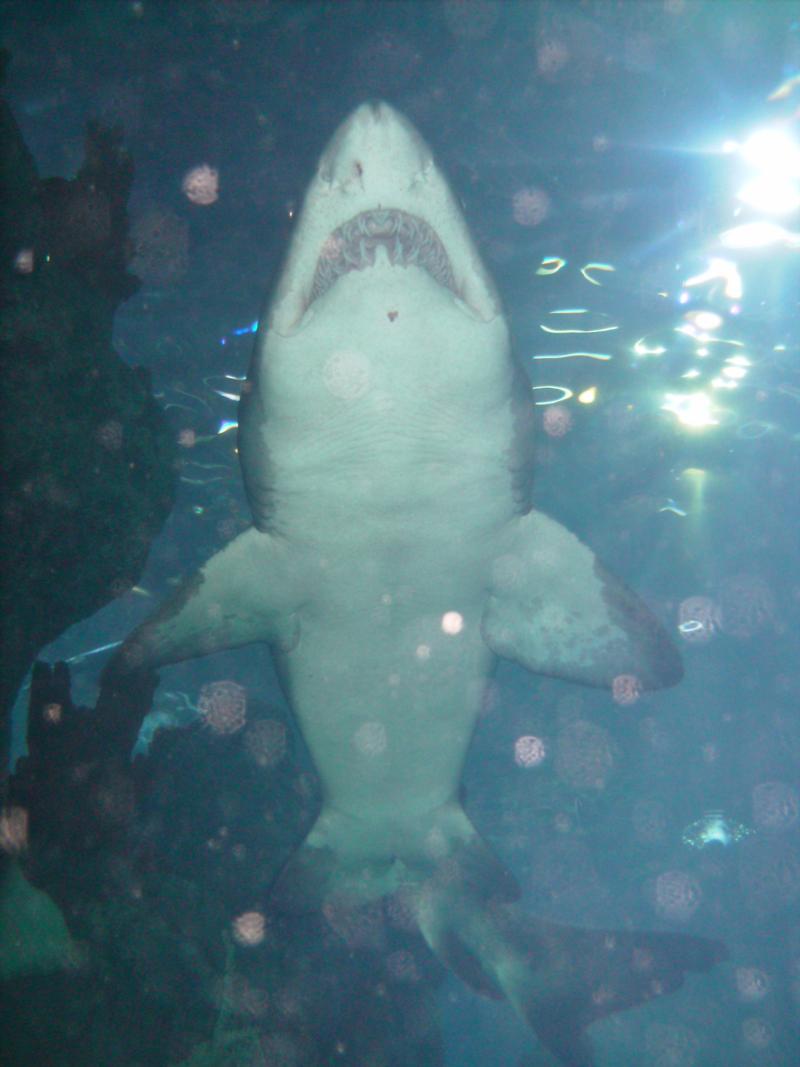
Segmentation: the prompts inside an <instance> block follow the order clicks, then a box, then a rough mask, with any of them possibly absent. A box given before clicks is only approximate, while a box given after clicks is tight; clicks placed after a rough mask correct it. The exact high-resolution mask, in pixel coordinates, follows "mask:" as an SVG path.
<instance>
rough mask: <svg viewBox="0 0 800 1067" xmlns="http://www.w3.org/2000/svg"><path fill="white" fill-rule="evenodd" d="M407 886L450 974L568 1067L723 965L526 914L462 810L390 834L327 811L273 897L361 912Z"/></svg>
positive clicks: (714, 950)
mask: <svg viewBox="0 0 800 1067" xmlns="http://www.w3.org/2000/svg"><path fill="white" fill-rule="evenodd" d="M400 886H402V887H403V889H404V890H406V891H408V890H411V891H413V892H414V893H415V895H416V904H417V906H416V912H417V921H418V924H419V927H420V930H421V931H422V934H423V936H424V937H425V940H426V941H427V942H428V944H429V945H430V947H431V949H432V950H433V951H434V953H435V954H436V955H437V956H438V957H439V959H440V960H441V961H442V963H444V964H445V966H447V967H449V968H450V969H451V970H452V971H454V972H455V973H456V974H457V975H459V977H460V978H462V979H463V980H464V981H465V982H466V983H467V984H468V985H470V986H471V987H472V988H473V989H475V990H476V991H477V992H479V993H482V994H484V995H485V996H490V997H495V998H499V999H502V998H505V999H507V1000H508V1001H509V1002H510V1003H511V1005H512V1006H513V1007H514V1009H515V1010H516V1011H517V1013H518V1014H519V1015H520V1016H521V1017H522V1019H524V1020H525V1022H526V1023H527V1024H528V1025H529V1026H530V1027H531V1028H532V1029H533V1030H534V1031H535V1032H536V1034H537V1035H538V1037H539V1039H540V1040H541V1042H542V1043H543V1044H544V1045H545V1046H546V1047H547V1048H548V1049H549V1050H550V1051H551V1052H552V1053H553V1054H554V1055H555V1056H557V1057H558V1059H559V1060H560V1061H561V1062H562V1063H563V1064H564V1065H565V1067H591V1065H592V1063H593V1062H594V1061H593V1058H592V1051H591V1044H590V1042H589V1038H588V1036H587V1034H586V1029H587V1027H589V1026H590V1025H591V1024H592V1023H593V1022H595V1021H596V1020H597V1019H601V1018H603V1016H605V1015H610V1014H612V1013H613V1012H617V1011H624V1010H625V1009H626V1008H632V1007H635V1006H636V1005H638V1004H643V1003H645V1002H646V1001H648V1000H652V999H653V998H655V997H658V996H663V995H664V994H665V993H671V992H673V991H674V990H676V989H678V987H679V986H681V985H682V984H683V981H684V978H685V976H686V974H687V973H689V972H691V971H707V970H709V969H710V968H711V967H713V966H714V964H716V963H719V962H720V961H721V960H723V959H724V958H725V956H726V952H725V949H724V947H723V946H722V945H721V944H720V943H719V942H716V941H710V940H707V939H705V938H700V937H688V936H685V935H683V934H669V933H644V932H638V931H627V930H626V931H618V930H586V929H579V928H577V927H571V926H563V925H561V924H559V923H552V922H547V921H544V920H540V919H534V918H531V917H530V916H526V915H524V914H523V913H522V912H520V911H519V909H518V908H517V907H516V906H515V905H513V904H512V903H511V901H513V900H515V899H517V897H518V892H517V888H516V883H515V882H514V879H513V877H512V876H511V875H510V874H509V872H508V871H507V870H506V869H505V868H504V867H503V865H502V864H501V863H500V861H499V860H498V859H497V858H496V857H495V856H494V854H493V853H492V851H491V849H490V848H489V847H488V845H486V843H485V842H484V841H483V840H482V839H481V837H480V835H479V834H478V833H477V831H476V830H475V828H474V827H473V826H472V824H471V823H470V821H469V819H468V818H467V816H466V815H465V814H464V812H463V811H462V809H461V807H460V806H459V805H458V804H455V803H451V804H445V805H443V806H442V807H441V808H439V809H437V810H436V811H434V812H431V813H429V814H427V815H426V816H422V817H418V818H416V819H414V820H411V819H408V820H398V821H397V822H393V823H391V824H390V825H386V824H384V823H383V822H372V821H370V820H369V819H368V818H365V819H359V818H356V817H354V816H351V815H344V814H342V813H341V812H337V811H336V810H335V809H332V808H329V807H323V810H322V812H321V813H320V816H319V819H318V820H317V822H316V823H315V825H314V826H313V827H312V829H311V832H310V833H309V835H308V838H307V839H306V841H305V842H304V844H303V845H302V846H301V847H300V848H299V849H298V851H297V852H296V853H295V854H294V856H293V857H292V858H291V859H290V860H289V862H288V863H287V864H286V867H285V868H284V870H283V872H282V874H281V875H280V877H279V878H278V881H277V883H276V885H275V887H274V888H273V892H272V903H273V905H274V906H276V907H277V908H279V909H280V910H286V911H308V910H315V909H316V908H319V907H324V906H325V904H326V902H327V903H330V902H332V901H336V903H337V906H340V905H343V906H345V907H347V906H348V905H351V906H354V907H357V906H358V905H360V904H363V903H365V902H366V901H368V900H374V899H376V898H379V897H381V896H383V895H386V894H388V893H392V892H394V891H395V890H396V889H398V888H399V887H400Z"/></svg>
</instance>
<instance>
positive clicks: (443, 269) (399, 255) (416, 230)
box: [309, 208, 459, 304]
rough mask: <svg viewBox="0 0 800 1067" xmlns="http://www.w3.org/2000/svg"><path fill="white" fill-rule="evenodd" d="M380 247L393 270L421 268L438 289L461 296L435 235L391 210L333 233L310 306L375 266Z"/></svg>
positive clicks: (372, 214) (367, 214) (410, 217)
mask: <svg viewBox="0 0 800 1067" xmlns="http://www.w3.org/2000/svg"><path fill="white" fill-rule="evenodd" d="M381 246H383V248H385V249H386V254H387V256H388V258H389V262H390V263H391V264H392V266H401V267H409V266H415V267H421V268H422V269H423V270H426V271H427V272H428V274H430V275H431V277H432V278H433V279H434V281H436V282H438V283H439V285H444V286H445V287H446V288H448V289H450V290H452V292H453V293H455V294H456V296H458V295H459V294H458V290H457V288H456V283H455V277H454V275H453V268H452V266H451V265H450V257H449V256H448V255H447V252H446V251H445V247H444V245H443V244H442V242H441V240H440V239H439V237H438V235H437V234H436V231H435V230H434V229H433V228H432V227H431V226H429V225H428V223H427V222H425V220H424V219H421V218H419V217H418V216H417V215H410V214H409V213H408V212H407V211H401V210H399V209H398V208H390V209H387V210H384V209H378V210H376V211H362V212H361V213H360V214H359V215H355V216H354V217H353V218H352V219H349V220H348V221H347V222H344V223H342V225H341V226H338V227H337V228H336V229H335V230H334V231H333V233H332V234H331V235H330V237H328V239H327V241H326V242H325V244H324V245H323V248H322V252H321V253H320V257H319V259H318V260H317V269H316V271H315V272H314V281H313V283H312V286H311V298H310V300H309V303H310V304H313V302H314V301H315V300H316V299H317V298H318V297H320V296H322V294H323V293H326V292H327V291H328V289H330V287H331V286H332V285H333V283H334V282H335V281H336V279H337V278H339V277H341V275H342V274H347V273H348V272H349V271H351V270H364V269H365V268H367V267H371V266H373V265H374V263H375V255H376V253H377V250H378V248H379V247H381Z"/></svg>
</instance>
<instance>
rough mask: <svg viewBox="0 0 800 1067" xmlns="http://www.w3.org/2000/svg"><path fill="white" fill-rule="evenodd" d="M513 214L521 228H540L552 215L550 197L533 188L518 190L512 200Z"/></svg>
mask: <svg viewBox="0 0 800 1067" xmlns="http://www.w3.org/2000/svg"><path fill="white" fill-rule="evenodd" d="M511 213H512V214H513V216H514V222H516V223H517V224H518V225H520V226H539V225H540V223H542V222H544V220H545V219H546V218H547V216H548V215H549V214H550V197H549V196H548V195H547V193H546V192H545V191H544V189H537V188H535V187H533V186H531V187H529V188H527V189H517V191H516V192H515V193H514V195H513V196H512V198H511Z"/></svg>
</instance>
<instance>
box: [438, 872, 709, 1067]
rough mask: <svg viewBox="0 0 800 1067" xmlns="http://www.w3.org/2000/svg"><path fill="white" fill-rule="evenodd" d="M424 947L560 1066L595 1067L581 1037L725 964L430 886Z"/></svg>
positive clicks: (689, 942) (694, 945)
mask: <svg viewBox="0 0 800 1067" xmlns="http://www.w3.org/2000/svg"><path fill="white" fill-rule="evenodd" d="M419 921H420V928H421V930H422V932H423V934H424V936H425V939H426V940H427V942H428V944H429V945H430V947H431V948H432V949H433V951H434V952H435V953H436V955H437V956H439V958H440V959H441V960H442V962H443V963H445V964H446V965H447V966H449V967H450V968H451V969H452V970H454V971H456V973H457V974H458V975H459V976H460V977H461V978H463V979H464V980H465V981H466V982H467V983H468V984H469V985H471V986H472V987H473V988H474V989H475V990H476V991H477V992H479V993H484V994H488V995H490V996H498V995H502V996H504V997H505V998H506V999H507V1000H508V1001H509V1002H510V1003H511V1004H512V1006H513V1007H514V1009H515V1010H516V1012H517V1014H518V1015H519V1016H520V1017H521V1018H522V1019H523V1020H524V1021H525V1022H526V1023H527V1024H528V1025H529V1026H530V1027H531V1029H533V1030H534V1032H535V1033H536V1034H537V1036H538V1037H539V1039H540V1041H541V1042H542V1044H544V1045H545V1046H546V1047H547V1048H548V1049H549V1050H550V1051H551V1052H552V1053H553V1054H554V1055H555V1056H556V1057H557V1058H558V1059H559V1060H560V1061H561V1063H563V1064H565V1067H592V1064H593V1063H594V1059H593V1056H592V1048H591V1043H590V1041H589V1038H588V1036H587V1034H586V1032H585V1031H586V1028H587V1027H588V1026H589V1025H590V1024H591V1023H593V1022H595V1021H596V1020H597V1019H601V1018H603V1017H604V1016H606V1015H611V1014H613V1013H614V1012H617V1011H624V1010H625V1009H626V1008H632V1007H635V1006H636V1005H638V1004H643V1003H645V1002H646V1001H648V1000H651V999H653V998H655V997H658V996H663V995H664V994H665V993H671V992H673V991H674V990H676V989H678V988H679V987H680V986H681V985H682V984H683V980H684V977H685V975H686V973H687V972H689V971H708V970H710V969H711V967H713V966H714V965H715V964H716V963H719V962H721V961H722V960H723V959H725V957H726V955H727V953H726V950H725V948H724V946H723V945H722V944H720V943H719V942H716V941H711V940H708V939H706V938H700V937H690V936H686V935H683V934H671V933H644V932H638V931H617V930H587V929H579V928H577V927H570V926H563V925H561V924H558V923H551V922H546V921H544V920H539V919H532V918H530V917H528V916H524V915H522V914H521V913H519V911H518V910H517V909H513V908H510V907H507V906H504V905H494V906H491V907H489V908H486V907H484V906H482V905H480V904H477V905H476V903H475V901H473V900H471V899H470V898H469V896H468V895H466V894H463V893H453V891H452V889H451V890H449V891H448V892H442V891H441V889H440V887H438V886H437V885H436V884H435V883H433V884H429V885H428V886H426V887H425V890H424V891H423V893H422V894H421V900H420V909H419Z"/></svg>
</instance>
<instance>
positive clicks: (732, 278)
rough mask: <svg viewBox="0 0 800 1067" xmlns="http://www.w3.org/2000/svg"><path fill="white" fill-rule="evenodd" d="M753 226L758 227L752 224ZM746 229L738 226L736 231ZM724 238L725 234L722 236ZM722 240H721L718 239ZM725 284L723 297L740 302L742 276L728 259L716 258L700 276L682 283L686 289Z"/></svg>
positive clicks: (733, 246) (731, 231)
mask: <svg viewBox="0 0 800 1067" xmlns="http://www.w3.org/2000/svg"><path fill="white" fill-rule="evenodd" d="M754 225H760V224H759V223H754ZM745 228H746V227H743V226H738V227H737V229H738V230H741V229H745ZM734 232H735V231H734V230H727V231H726V233H734ZM722 237H723V238H724V237H725V234H723V235H722ZM720 240H722V238H720ZM728 247H730V248H736V247H741V246H737V245H730V246H728ZM718 280H719V281H724V282H725V290H724V291H725V296H727V298H728V299H729V300H741V298H742V295H743V293H744V286H743V285H742V276H741V274H740V273H739V268H738V267H737V266H736V264H735V263H733V262H731V260H729V259H717V258H716V257H715V258H714V259H712V260H711V261H710V263H709V264H708V267H707V268H706V270H704V271H702V272H701V273H700V274H695V275H694V276H693V277H692V278H687V279H686V281H685V282H684V283H683V284H684V285H685V286H686V287H687V288H689V287H690V286H692V285H705V283H706V282H714V281H718Z"/></svg>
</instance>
